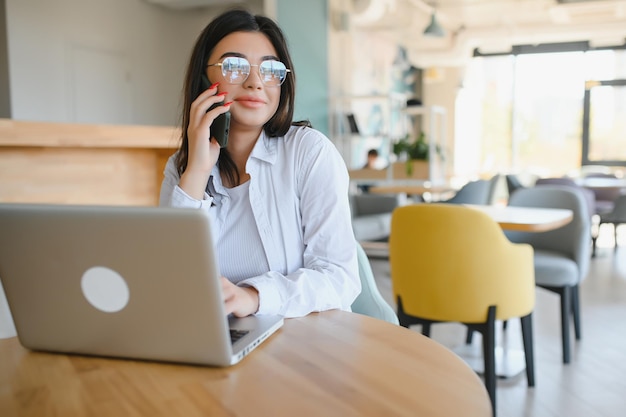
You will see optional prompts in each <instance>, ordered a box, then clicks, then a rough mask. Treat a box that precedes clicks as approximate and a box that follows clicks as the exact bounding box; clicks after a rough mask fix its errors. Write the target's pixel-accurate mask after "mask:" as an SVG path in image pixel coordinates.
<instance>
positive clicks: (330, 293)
mask: <svg viewBox="0 0 626 417" xmlns="http://www.w3.org/2000/svg"><path fill="white" fill-rule="evenodd" d="M203 76H206V77H207V78H208V80H209V83H210V85H209V87H208V88H206V87H203ZM204 85H205V86H206V82H205V83H204ZM294 96H295V73H294V69H293V64H292V62H291V58H290V56H289V51H288V49H287V45H286V40H285V38H284V36H283V34H282V31H281V30H280V28H279V27H278V26H277V25H276V23H274V22H273V21H272V20H271V19H268V18H266V17H263V16H253V15H252V14H250V13H249V12H246V11H243V10H231V11H227V12H225V13H223V14H222V15H220V16H218V17H217V18H215V19H214V20H213V21H212V22H211V23H209V25H208V26H207V27H206V28H205V29H204V31H203V32H202V33H201V34H200V36H199V38H198V40H197V41H196V45H195V47H194V49H193V51H192V55H191V59H190V61H189V66H188V69H187V74H186V78H185V86H184V108H183V114H182V132H183V133H182V143H181V147H180V149H179V150H178V152H177V153H176V154H174V155H172V157H170V159H169V160H168V162H167V165H166V167H165V179H164V181H163V184H162V187H161V197H160V204H161V205H162V206H174V207H195V208H199V209H201V210H204V211H206V212H207V213H208V215H209V216H210V218H211V220H212V221H211V225H212V232H213V238H214V241H215V242H216V250H217V256H218V260H219V266H220V273H221V274H222V275H223V278H222V289H223V293H224V302H225V307H226V313H227V314H230V313H232V314H234V315H235V316H238V317H243V316H247V315H250V314H281V315H284V316H285V317H297V316H304V315H306V314H308V313H310V312H313V311H323V310H328V309H343V310H350V305H351V304H352V302H353V301H354V299H355V298H356V296H357V295H358V293H359V291H360V281H359V277H358V266H357V258H356V244H355V240H354V235H353V231H352V225H351V217H350V208H349V203H348V183H349V178H348V173H347V169H346V166H345V164H344V162H343V159H342V158H341V156H340V155H339V153H338V152H337V150H336V148H335V147H334V145H333V144H332V143H331V142H330V141H329V140H328V138H326V137H325V136H324V135H323V134H321V133H320V132H318V131H316V130H314V129H312V128H311V127H308V126H305V125H304V124H303V123H295V124H294V123H293V122H292V118H293V106H294ZM215 103H223V105H222V106H218V107H216V108H213V109H211V107H212V105H214V104H215ZM227 111H229V112H230V114H231V119H230V133H229V136H228V142H227V145H226V147H224V148H221V149H220V145H219V143H218V142H217V140H216V138H215V134H213V133H212V131H211V129H212V127H213V126H214V121H215V119H216V118H217V117H218V116H219V115H220V114H223V113H225V112H227ZM209 138H210V139H209Z"/></svg>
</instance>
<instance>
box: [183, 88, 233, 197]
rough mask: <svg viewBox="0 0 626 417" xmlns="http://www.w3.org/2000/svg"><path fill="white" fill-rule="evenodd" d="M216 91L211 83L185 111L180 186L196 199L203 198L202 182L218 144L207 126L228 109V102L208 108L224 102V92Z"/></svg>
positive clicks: (203, 184) (205, 180) (207, 174)
mask: <svg viewBox="0 0 626 417" xmlns="http://www.w3.org/2000/svg"><path fill="white" fill-rule="evenodd" d="M216 93H217V84H213V85H212V86H211V87H209V88H208V89H207V90H205V91H203V92H202V93H201V94H200V95H199V96H198V97H197V98H196V99H195V100H194V101H193V102H192V103H191V108H190V112H189V126H188V127H187V137H188V145H189V154H188V159H187V168H186V169H185V172H184V173H183V175H182V176H181V180H180V187H181V188H182V189H183V190H184V191H185V192H186V193H187V194H189V195H190V196H191V197H193V198H196V199H198V200H201V199H202V198H203V197H204V190H205V188H206V183H207V181H208V179H209V176H210V174H211V170H212V169H213V167H214V166H215V164H216V163H217V158H218V157H219V155H220V145H219V143H217V141H216V140H215V138H212V136H211V125H212V124H213V121H214V120H215V118H217V116H219V115H220V114H222V113H226V112H227V111H228V109H229V108H230V103H227V105H224V106H217V107H216V108H214V109H211V110H209V108H210V107H211V106H212V105H213V104H215V103H219V102H221V101H224V98H225V96H226V92H223V93H220V94H216Z"/></svg>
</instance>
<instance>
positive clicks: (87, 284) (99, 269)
mask: <svg viewBox="0 0 626 417" xmlns="http://www.w3.org/2000/svg"><path fill="white" fill-rule="evenodd" d="M80 286H81V289H82V290H83V295H84V296H85V298H86V299H87V301H88V302H89V304H91V305H92V306H93V307H95V308H97V309H98V310H101V311H104V312H105V313H116V312H118V311H120V310H122V309H123V308H124V307H126V305H127V304H128V300H129V298H130V291H129V290H128V284H126V281H125V280H124V278H122V276H121V275H120V274H119V273H117V272H116V271H114V270H112V269H111V268H107V267H105V266H94V267H92V268H89V269H88V270H86V271H85V273H84V274H83V277H82V278H81V281H80Z"/></svg>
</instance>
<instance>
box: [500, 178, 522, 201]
mask: <svg viewBox="0 0 626 417" xmlns="http://www.w3.org/2000/svg"><path fill="white" fill-rule="evenodd" d="M505 179H506V189H507V191H508V193H509V197H510V196H511V195H512V194H513V193H514V192H515V191H517V190H519V189H520V188H524V185H523V184H522V183H521V181H520V180H519V178H517V175H515V174H507V175H505Z"/></svg>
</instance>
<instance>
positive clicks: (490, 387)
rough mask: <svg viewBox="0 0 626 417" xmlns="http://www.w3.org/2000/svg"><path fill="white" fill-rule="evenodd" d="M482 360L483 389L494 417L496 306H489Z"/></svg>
mask: <svg viewBox="0 0 626 417" xmlns="http://www.w3.org/2000/svg"><path fill="white" fill-rule="evenodd" d="M483 358H484V361H485V374H484V377H485V387H486V388H487V392H488V393H489V398H490V399H491V407H492V408H493V415H494V417H495V415H496V306H490V307H489V312H488V314H487V323H486V324H485V327H484V331H483Z"/></svg>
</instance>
